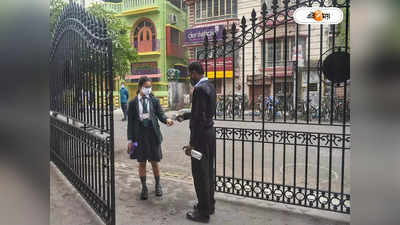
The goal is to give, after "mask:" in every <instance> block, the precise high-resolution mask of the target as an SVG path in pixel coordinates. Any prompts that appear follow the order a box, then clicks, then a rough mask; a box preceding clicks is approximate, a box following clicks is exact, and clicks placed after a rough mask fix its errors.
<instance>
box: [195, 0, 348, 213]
mask: <svg viewBox="0 0 400 225" xmlns="http://www.w3.org/2000/svg"><path fill="white" fill-rule="evenodd" d="M315 4H316V5H318V6H320V7H330V6H333V7H338V8H340V9H342V11H343V12H344V13H345V18H344V21H343V22H342V24H341V25H340V26H338V25H332V26H326V25H316V26H314V25H313V26H311V25H299V24H296V23H294V19H293V12H294V10H295V9H297V8H299V7H304V6H307V7H311V6H315ZM349 8H350V1H349V0H342V1H331V0H304V1H299V0H295V1H294V0H293V1H289V0H285V1H282V3H281V2H280V1H277V0H274V1H272V5H271V6H270V7H269V8H267V5H266V4H265V3H264V4H263V5H262V9H261V13H260V15H259V16H258V15H257V13H256V11H255V10H253V11H252V13H251V16H250V19H249V21H250V23H248V22H247V19H246V18H245V17H243V18H242V19H241V22H240V24H239V26H238V27H240V28H239V29H237V25H236V24H235V23H233V24H232V26H231V27H229V28H227V29H229V30H227V29H224V31H223V37H222V39H221V40H220V41H217V39H216V34H214V36H213V39H212V40H211V41H209V39H208V37H207V36H206V37H205V41H204V49H203V51H200V54H199V56H198V57H199V58H198V59H199V60H200V62H202V63H203V65H204V66H205V71H206V73H207V71H208V67H212V66H213V68H214V74H216V69H215V68H216V62H217V58H221V57H222V59H223V60H222V61H223V63H224V67H223V69H224V71H223V74H224V77H223V82H222V85H223V87H222V94H221V96H219V97H218V99H217V112H216V120H217V127H216V134H217V135H216V137H217V154H216V160H215V165H216V190H217V191H220V192H224V193H229V194H234V195H241V196H246V197H250V198H256V199H264V200H271V201H276V202H282V203H287V204H294V205H300V206H305V207H310V208H317V209H322V210H329V211H333V212H340V213H350V194H349V193H350V184H349V177H350V171H349V167H350V166H349V157H350V154H351V152H350V149H351V146H350V137H351V133H350V125H351V121H350V108H349V102H350V96H349V91H348V88H349V86H350V83H349V81H345V82H341V83H338V82H336V83H335V82H334V81H330V80H328V79H327V78H326V74H323V73H322V70H321V64H322V62H323V61H324V60H325V59H326V58H327V56H328V55H330V54H332V53H335V52H340V51H341V52H343V51H344V52H347V53H349V51H350V49H349V45H348V40H349V30H348V29H349V28H348V25H349V12H350V11H349ZM343 26H344V28H345V29H343ZM343 30H344V31H343ZM339 31H340V32H341V35H342V37H344V38H342V39H340V38H339V37H340V36H339V35H338V32H339ZM289 33H292V34H291V35H289ZM292 50H293V52H294V53H293V55H292V57H290V55H289V54H290V53H292ZM240 53H241V54H240ZM294 54H295V55H294ZM239 55H240V56H241V58H240V57H239ZM228 56H232V58H233V62H232V64H233V71H232V73H233V76H232V82H231V84H232V86H231V87H230V85H227V82H226V81H227V77H226V71H225V70H226V67H225V58H226V57H228ZM301 56H302V57H301ZM216 79H217V78H216V77H214V84H217V82H216ZM237 84H241V85H242V86H241V87H238V86H237ZM245 85H247V86H245ZM229 88H231V90H229ZM237 89H238V90H237ZM228 90H229V91H228ZM256 90H257V91H256ZM228 93H229V94H228ZM236 93H239V94H236ZM256 93H257V94H256ZM257 95H258V96H257ZM227 121H231V122H240V127H241V128H239V127H235V126H237V125H235V124H233V123H232V124H229V126H228V124H226V123H218V122H227ZM237 124H239V123H237ZM278 125H279V126H278ZM298 125H302V126H301V127H299V126H298ZM277 127H280V128H277ZM238 170H239V171H238Z"/></svg>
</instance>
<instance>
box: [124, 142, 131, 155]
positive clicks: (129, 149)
mask: <svg viewBox="0 0 400 225" xmlns="http://www.w3.org/2000/svg"><path fill="white" fill-rule="evenodd" d="M132 145H133V143H132V142H129V143H128V150H127V151H126V152H127V153H128V154H130V153H131V151H132Z"/></svg>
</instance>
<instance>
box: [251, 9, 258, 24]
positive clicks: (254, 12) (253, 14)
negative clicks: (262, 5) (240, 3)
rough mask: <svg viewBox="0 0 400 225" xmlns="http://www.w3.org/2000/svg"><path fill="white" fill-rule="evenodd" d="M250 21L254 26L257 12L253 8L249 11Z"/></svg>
mask: <svg viewBox="0 0 400 225" xmlns="http://www.w3.org/2000/svg"><path fill="white" fill-rule="evenodd" d="M250 20H251V23H252V25H253V26H254V25H255V23H256V20H257V13H256V10H254V9H253V11H251V19H250Z"/></svg>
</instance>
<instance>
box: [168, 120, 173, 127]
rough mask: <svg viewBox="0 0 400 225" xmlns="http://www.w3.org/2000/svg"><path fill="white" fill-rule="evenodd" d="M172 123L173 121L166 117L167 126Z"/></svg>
mask: <svg viewBox="0 0 400 225" xmlns="http://www.w3.org/2000/svg"><path fill="white" fill-rule="evenodd" d="M172 125H174V121H172V120H171V119H167V126H169V127H170V126H172Z"/></svg>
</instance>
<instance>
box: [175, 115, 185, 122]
mask: <svg viewBox="0 0 400 225" xmlns="http://www.w3.org/2000/svg"><path fill="white" fill-rule="evenodd" d="M176 120H177V121H178V122H180V123H181V122H183V121H184V119H183V115H178V116H176Z"/></svg>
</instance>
